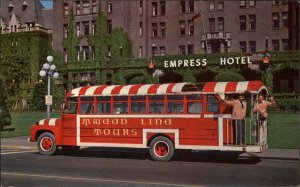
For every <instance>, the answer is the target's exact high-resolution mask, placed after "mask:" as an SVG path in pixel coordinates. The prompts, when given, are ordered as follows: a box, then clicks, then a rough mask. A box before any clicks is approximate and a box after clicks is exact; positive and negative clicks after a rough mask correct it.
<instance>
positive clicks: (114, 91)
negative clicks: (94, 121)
mask: <svg viewBox="0 0 300 187" xmlns="http://www.w3.org/2000/svg"><path fill="white" fill-rule="evenodd" d="M183 91H198V89H197V87H196V85H195V84H193V83H189V82H183V83H169V84H136V85H111V86H108V85H100V86H84V87H79V88H75V89H73V90H71V91H69V92H68V94H67V96H68V97H70V96H79V95H81V96H92V95H102V96H110V95H120V96H121V95H146V94H170V93H180V92H183Z"/></svg>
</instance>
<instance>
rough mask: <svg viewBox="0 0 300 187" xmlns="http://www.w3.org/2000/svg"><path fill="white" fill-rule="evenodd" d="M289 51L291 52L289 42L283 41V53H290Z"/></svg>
mask: <svg viewBox="0 0 300 187" xmlns="http://www.w3.org/2000/svg"><path fill="white" fill-rule="evenodd" d="M288 50H289V40H288V39H282V51H288Z"/></svg>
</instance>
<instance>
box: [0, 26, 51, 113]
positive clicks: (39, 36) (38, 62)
mask: <svg viewBox="0 0 300 187" xmlns="http://www.w3.org/2000/svg"><path fill="white" fill-rule="evenodd" d="M0 49H1V51H0V53H1V60H0V66H1V69H0V74H1V78H2V80H3V84H4V85H5V86H4V87H2V89H3V93H5V94H6V95H7V105H8V106H9V110H10V111H14V110H18V109H28V108H30V106H32V103H33V101H34V100H35V98H34V97H33V93H34V89H35V84H36V83H37V82H38V79H39V77H38V73H39V70H40V68H41V66H42V64H43V63H44V62H45V61H46V56H47V55H48V54H51V34H48V33H44V32H39V31H31V32H22V33H21V32H20V33H10V34H2V35H0Z"/></svg>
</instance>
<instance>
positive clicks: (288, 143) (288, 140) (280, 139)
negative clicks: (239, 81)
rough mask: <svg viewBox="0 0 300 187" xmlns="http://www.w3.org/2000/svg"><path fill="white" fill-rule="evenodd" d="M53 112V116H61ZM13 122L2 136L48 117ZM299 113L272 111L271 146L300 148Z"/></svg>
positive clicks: (26, 116) (33, 116)
mask: <svg viewBox="0 0 300 187" xmlns="http://www.w3.org/2000/svg"><path fill="white" fill-rule="evenodd" d="M59 116H60V114H52V116H51V117H59ZM12 118H13V124H12V125H11V126H9V127H6V130H5V131H2V132H1V137H5V138H7V137H17V136H28V135H29V129H30V127H31V125H32V124H35V122H36V121H39V120H40V119H44V118H46V114H44V113H36V114H34V113H29V114H13V115H12ZM299 132H300V127H299V114H291V113H271V114H270V117H269V120H268V144H269V148H296V149H298V148H299V145H300V143H299V142H300V139H299Z"/></svg>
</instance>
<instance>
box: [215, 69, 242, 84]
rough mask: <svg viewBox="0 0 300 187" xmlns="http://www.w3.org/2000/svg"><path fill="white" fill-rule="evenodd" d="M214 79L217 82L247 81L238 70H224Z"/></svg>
mask: <svg viewBox="0 0 300 187" xmlns="http://www.w3.org/2000/svg"><path fill="white" fill-rule="evenodd" d="M214 81H217V82H236V81H245V78H244V77H243V76H242V75H241V74H239V73H236V72H231V71H228V72H222V73H219V74H218V75H216V76H215V78H214Z"/></svg>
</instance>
